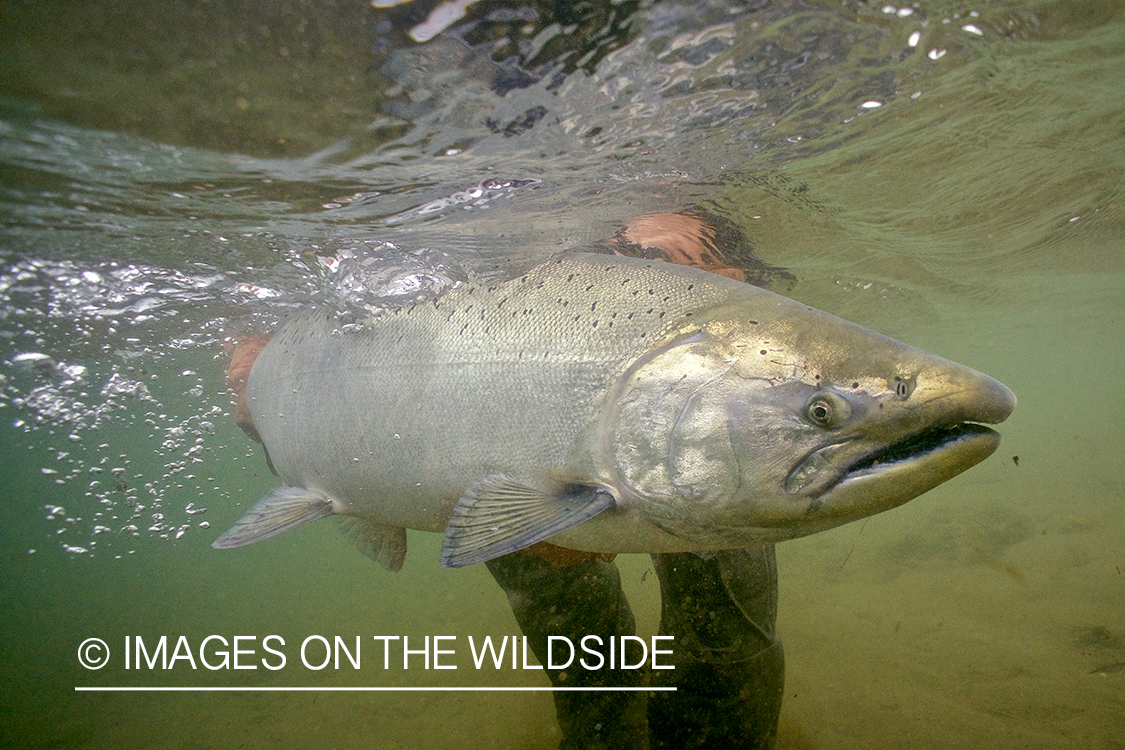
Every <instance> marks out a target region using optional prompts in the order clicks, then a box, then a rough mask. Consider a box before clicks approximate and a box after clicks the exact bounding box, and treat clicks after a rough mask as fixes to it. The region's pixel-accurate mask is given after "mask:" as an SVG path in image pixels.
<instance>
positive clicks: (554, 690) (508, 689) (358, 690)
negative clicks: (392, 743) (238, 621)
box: [74, 685, 676, 693]
mask: <svg viewBox="0 0 1125 750" xmlns="http://www.w3.org/2000/svg"><path fill="white" fill-rule="evenodd" d="M74 690H75V692H79V693H81V692H99V693H124V692H130V693H141V692H152V693H196V692H198V693H219V692H224V693H231V692H239V693H271V692H310V693H320V692H344V693H371V692H382V693H410V692H525V693H559V692H585V693H597V692H603V693H614V692H617V693H629V692H633V693H636V692H654V693H655V692H675V691H676V688H674V687H186V686H178V685H172V686H169V687H75V688H74Z"/></svg>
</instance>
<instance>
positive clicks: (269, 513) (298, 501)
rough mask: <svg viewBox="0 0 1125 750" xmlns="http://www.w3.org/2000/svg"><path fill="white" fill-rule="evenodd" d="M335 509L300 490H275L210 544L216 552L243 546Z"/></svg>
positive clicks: (326, 502)
mask: <svg viewBox="0 0 1125 750" xmlns="http://www.w3.org/2000/svg"><path fill="white" fill-rule="evenodd" d="M335 509H336V506H335V503H333V502H332V500H330V499H329V498H327V497H325V496H323V495H320V494H317V493H315V492H312V491H310V490H306V489H305V488H303V487H278V488H277V489H275V490H272V491H271V492H270V493H269V494H268V495H266V496H265V497H263V498H262V499H261V500H259V501H258V502H256V503H254V506H253V507H252V508H250V510H248V511H246V514H245V515H243V516H242V518H240V519H238V521H237V522H235V524H234V526H231V527H230V528H229V529H227V530H226V531H225V532H224V533H223V535H222V536H220V537H219V538H218V539H216V540H215V541H213V542H211V546H212V547H214V548H215V549H230V548H231V547H244V546H245V545H247V544H253V543H254V542H260V541H262V540H263V539H269V538H270V537H271V536H277V535H278V534H280V533H281V532H283V531H288V530H289V529H292V528H295V527H297V526H300V525H301V524H303V523H308V522H309V521H315V520H317V519H318V518H324V517H325V516H330V515H332V514H333V513H334V512H335Z"/></svg>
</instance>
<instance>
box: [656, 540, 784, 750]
mask: <svg viewBox="0 0 1125 750" xmlns="http://www.w3.org/2000/svg"><path fill="white" fill-rule="evenodd" d="M652 559H653V564H654V565H655V567H656V573H657V575H658V576H659V578H660V591H661V597H662V604H661V619H660V633H661V635H672V636H675V641H673V642H672V643H673V645H672V652H673V656H672V657H670V658H668V657H666V658H665V661H671V663H673V664H674V665H675V667H676V668H675V670H654V671H653V672H652V682H651V684H652V686H653V687H657V686H675V687H676V688H677V690H676V691H675V692H656V693H653V694H652V695H651V697H650V698H649V701H648V728H649V743H650V747H651V748H653V750H657V749H658V748H666V749H671V748H677V749H679V748H769V747H772V746H773V741H774V738H775V737H776V734H777V720H778V715H779V714H780V712H781V697H782V689H783V686H784V681H785V658H784V656H783V654H782V650H781V639H780V638H779V637H778V634H777V631H776V629H775V628H774V621H775V619H776V617H777V567H776V562H775V557H774V548H773V545H772V544H769V545H764V546H761V547H754V548H751V549H747V550H730V551H724V552H717V553H712V554H710V555H708V559H706V560H704V559H703V558H702V557H700V556H698V555H695V554H692V553H683V554H659V555H653V556H652Z"/></svg>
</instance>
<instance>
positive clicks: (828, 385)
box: [213, 253, 1016, 570]
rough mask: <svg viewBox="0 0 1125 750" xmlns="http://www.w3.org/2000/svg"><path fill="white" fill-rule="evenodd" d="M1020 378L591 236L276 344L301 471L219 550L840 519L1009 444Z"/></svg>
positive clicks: (705, 537) (288, 438)
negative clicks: (497, 278)
mask: <svg viewBox="0 0 1125 750" xmlns="http://www.w3.org/2000/svg"><path fill="white" fill-rule="evenodd" d="M1015 403H1016V399H1015V396H1014V395H1013V394H1012V392H1011V391H1010V390H1009V389H1008V388H1006V387H1005V386H1004V385H1003V384H1001V383H999V382H998V381H996V380H994V379H992V378H990V377H988V376H987V375H984V374H982V373H979V372H977V371H975V370H972V369H970V368H968V367H965V366H963V365H959V364H957V363H955V362H951V361H949V360H947V359H943V358H941V357H938V356H935V355H933V354H929V353H927V352H924V351H921V350H919V349H916V348H913V347H911V346H908V345H906V344H903V343H900V342H898V341H895V340H893V339H890V338H887V337H886V336H883V335H881V334H878V333H875V332H874V331H871V330H868V329H866V328H863V327H861V326H858V325H855V324H853V323H849V322H847V321H845V320H842V319H840V318H837V317H835V316H833V315H830V314H828V313H824V312H821V311H819V310H815V309H813V308H811V307H808V306H807V305H804V304H801V303H799V302H795V301H793V300H790V299H787V298H785V297H781V296H778V295H776V294H774V293H772V292H769V291H766V290H764V289H760V288H757V287H754V286H750V285H748V284H744V283H741V282H739V281H735V280H733V279H729V278H724V277H722V276H718V275H715V274H710V273H707V272H704V271H699V270H696V269H692V268H685V267H681V266H674V265H671V264H667V263H663V262H659V261H652V260H644V259H635V258H621V257H612V256H604V255H595V254H582V253H575V254H569V255H564V256H561V257H559V258H556V259H553V260H551V261H549V262H546V263H543V264H542V265H539V266H536V267H535V268H533V269H532V270H530V271H528V272H527V273H526V274H524V275H523V276H520V277H518V278H515V279H512V280H510V281H504V282H497V283H485V284H477V283H465V284H462V285H460V286H458V287H455V288H453V289H451V290H449V291H447V292H445V293H444V294H442V295H441V296H439V297H437V298H436V299H434V300H432V301H428V302H424V303H419V304H416V305H412V306H407V307H403V308H401V309H397V310H388V311H385V312H383V313H382V314H378V315H375V316H373V317H371V318H369V319H366V320H359V321H354V320H349V319H347V318H346V317H341V316H339V315H337V314H335V313H332V312H326V311H319V310H314V311H311V312H305V313H302V314H299V315H297V316H294V317H293V318H291V319H290V320H288V321H287V322H286V323H285V324H284V325H283V326H282V327H281V329H280V330H279V332H278V333H277V334H276V335H275V336H274V337H273V338H272V339H271V340H270V341H269V342H268V343H267V344H265V346H264V348H262V350H261V353H260V354H258V356H257V358H256V359H255V360H254V361H253V365H252V367H251V368H250V372H249V376H248V378H247V381H246V404H247V407H248V410H249V418H250V420H252V423H253V428H254V430H256V432H257V433H258V435H259V436H260V439H261V441H262V442H263V444H264V446H265V448H266V451H267V454H268V457H269V459H270V461H271V465H272V467H274V469H275V471H276V472H277V474H278V475H279V476H280V478H281V480H282V481H283V482H284V486H282V487H280V488H278V489H275V490H273V491H272V492H270V493H269V494H267V495H266V496H265V497H264V498H263V499H262V500H260V501H259V502H258V503H257V504H256V505H254V506H253V507H252V508H251V509H250V510H249V511H248V512H247V513H246V514H245V515H244V516H243V517H242V518H241V519H240V520H239V521H238V522H237V523H236V524H235V525H234V526H233V527H232V528H231V529H230V530H228V531H227V532H226V533H224V534H223V535H222V536H220V537H219V538H218V539H217V540H216V541H215V542H214V545H213V546H215V547H218V548H228V547H239V546H242V545H245V544H250V543H252V542H257V541H260V540H262V539H266V538H268V537H271V536H274V535H276V534H280V533H282V532H284V531H286V530H288V529H291V528H293V527H295V526H299V525H301V524H303V523H306V522H309V521H312V520H315V519H319V518H323V517H326V516H330V515H334V516H339V517H340V518H342V519H344V525H345V532H346V533H347V535H348V536H350V537H351V538H352V539H353V540H354V541H355V542H356V543H357V545H358V546H359V547H360V549H361V550H363V551H364V552H365V553H367V554H368V555H370V556H371V557H373V558H374V559H376V560H378V561H380V562H381V563H383V564H384V565H386V566H387V567H389V568H391V569H392V570H397V569H398V568H400V567H401V566H402V562H403V559H404V557H405V554H406V529H417V530H421V531H434V532H439V533H444V535H445V538H444V541H443V545H442V555H441V562H442V564H443V565H445V566H447V567H459V566H464V565H470V564H473V563H477V562H481V561H484V560H488V559H491V558H494V557H497V556H499V555H503V554H506V553H509V552H513V551H515V550H518V549H522V548H524V547H527V546H529V545H532V544H534V543H536V542H539V541H543V540H550V542H551V543H553V544H556V545H558V546H561V547H566V548H570V549H576V550H585V551H589V552H687V551H693V552H698V551H707V550H720V549H733V548H741V547H747V546H750V545H753V544H758V543H762V542H770V541H779V540H782V539H788V538H793V537H799V536H803V535H806V534H811V533H814V532H817V531H821V530H824V529H829V528H832V527H835V526H838V525H840V524H844V523H847V522H849V521H853V520H855V519H858V518H863V517H865V516H869V515H872V514H874V513H878V512H881V511H884V510H887V509H889V508H893V507H895V506H898V505H901V504H902V503H904V502H906V501H908V500H910V499H912V498H914V497H917V496H918V495H920V494H922V493H924V492H926V491H927V490H929V489H932V488H933V487H936V486H937V485H939V484H941V483H942V482H945V481H946V480H948V479H950V478H952V477H954V476H956V475H957V474H960V473H961V472H963V471H965V470H966V469H968V468H970V467H972V466H974V465H975V464H977V463H979V462H980V461H982V460H984V459H985V458H986V457H988V456H989V455H990V454H991V453H992V452H993V451H994V450H995V449H996V447H997V446H998V445H999V440H1000V436H999V435H998V434H997V433H996V432H995V431H993V430H991V429H989V428H987V427H984V426H982V425H983V424H984V423H998V422H1002V421H1003V420H1004V419H1006V418H1007V417H1008V415H1009V414H1010V413H1011V412H1012V409H1013V408H1014V407H1015Z"/></svg>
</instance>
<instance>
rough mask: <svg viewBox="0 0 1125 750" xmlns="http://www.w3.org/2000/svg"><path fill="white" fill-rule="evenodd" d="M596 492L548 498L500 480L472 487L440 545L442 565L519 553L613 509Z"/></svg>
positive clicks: (455, 565)
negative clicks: (517, 551)
mask: <svg viewBox="0 0 1125 750" xmlns="http://www.w3.org/2000/svg"><path fill="white" fill-rule="evenodd" d="M613 503H614V501H613V496H612V495H610V494H609V493H608V492H605V491H602V490H599V489H598V488H596V487H576V488H575V489H574V491H573V492H569V493H567V494H565V495H552V494H548V493H545V492H542V491H540V490H537V489H534V488H531V487H527V486H524V485H522V484H519V483H518V482H515V481H513V480H512V479H510V478H508V477H505V476H494V477H489V478H488V479H485V480H483V481H481V482H478V483H477V484H476V485H474V486H473V488H472V489H470V490H469V492H468V493H467V494H466V495H465V496H464V497H463V498H461V500H460V501H458V503H457V507H455V508H454V509H453V517H452V518H450V519H449V525H448V526H447V527H446V529H445V539H444V540H443V541H442V545H441V564H442V566H444V567H446V568H461V567H464V566H466V565H472V564H473V563H478V562H484V561H485V560H491V559H492V558H494V557H500V556H501V555H506V554H508V553H509V552H515V551H516V550H520V549H523V548H524V547H527V546H529V545H532V544H534V543H536V542H538V541H542V540H543V539H546V538H548V537H551V536H554V535H555V534H557V533H559V532H560V531H564V530H566V529H569V528H570V527H572V526H576V525H578V524H580V523H582V522H583V521H585V520H587V519H590V518H593V517H594V516H596V515H597V514H599V513H601V512H602V511H603V510H605V509H606V508H609V507H611V506H612V505H613Z"/></svg>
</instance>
